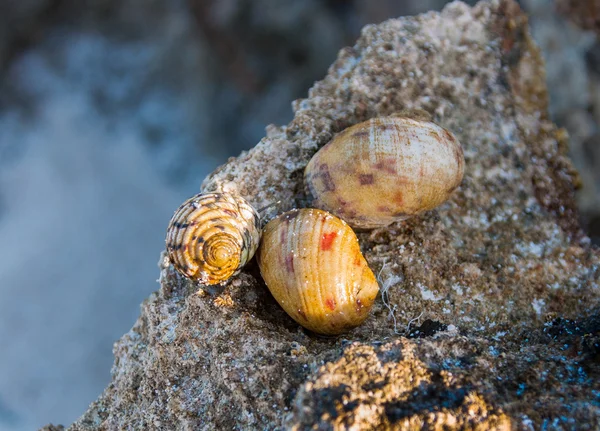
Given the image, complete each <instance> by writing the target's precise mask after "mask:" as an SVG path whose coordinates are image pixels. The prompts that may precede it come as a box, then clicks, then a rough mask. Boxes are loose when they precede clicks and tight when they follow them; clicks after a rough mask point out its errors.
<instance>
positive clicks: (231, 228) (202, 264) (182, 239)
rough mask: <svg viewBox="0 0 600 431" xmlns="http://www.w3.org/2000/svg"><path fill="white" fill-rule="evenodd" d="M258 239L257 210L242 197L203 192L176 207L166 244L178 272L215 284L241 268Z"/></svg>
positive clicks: (201, 281)
mask: <svg viewBox="0 0 600 431" xmlns="http://www.w3.org/2000/svg"><path fill="white" fill-rule="evenodd" d="M259 241H260V220H259V216H258V213H257V212H256V211H255V210H254V208H253V207H252V206H251V205H250V204H249V203H248V202H247V201H246V200H245V199H244V198H242V197H240V196H236V195H232V194H229V193H206V194H198V195H196V196H194V197H192V198H190V199H188V200H187V201H185V202H184V203H183V204H182V205H181V206H180V207H179V208H178V209H177V211H175V214H174V215H173V217H172V219H171V221H170V223H169V227H168V229H167V238H166V245H167V252H168V254H169V258H170V260H171V263H172V264H173V266H174V267H175V268H176V269H177V270H178V271H179V272H181V273H182V274H183V275H185V276H186V277H188V278H190V279H192V280H195V281H198V282H200V283H203V284H218V283H222V282H224V281H226V280H227V279H229V278H230V277H231V276H233V275H235V274H236V273H238V272H239V271H240V269H241V268H242V267H243V266H244V265H245V264H246V263H247V262H248V261H249V260H250V259H251V258H252V256H253V255H254V253H255V251H256V249H257V248H258V243H259Z"/></svg>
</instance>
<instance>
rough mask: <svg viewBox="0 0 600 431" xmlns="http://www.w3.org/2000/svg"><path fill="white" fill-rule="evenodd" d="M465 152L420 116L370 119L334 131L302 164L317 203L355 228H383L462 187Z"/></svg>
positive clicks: (417, 212) (433, 206) (447, 135)
mask: <svg viewBox="0 0 600 431" xmlns="http://www.w3.org/2000/svg"><path fill="white" fill-rule="evenodd" d="M463 173H464V156H463V150H462V147H461V145H460V143H459V142H458V139H456V137H455V136H454V135H453V134H452V133H451V132H449V131H448V130H446V129H444V128H442V127H440V126H438V125H436V124H434V123H432V122H430V121H424V120H422V119H413V118H405V117H398V116H392V117H382V118H373V119H371V120H368V121H365V122H363V123H360V124H356V125H354V126H352V127H350V128H348V129H346V130H344V131H343V132H341V133H339V134H338V135H336V136H335V137H334V138H333V140H332V141H330V142H329V143H328V144H326V145H325V146H324V147H323V148H321V149H320V150H319V151H318V152H317V153H316V154H315V156H314V157H313V158H312V159H311V160H310V162H309V163H308V165H307V167H306V171H305V178H306V182H307V184H308V187H309V189H310V191H311V193H312V194H313V196H314V197H315V198H316V200H315V206H317V207H319V208H323V209H325V210H327V211H330V212H332V213H333V214H335V215H337V216H338V217H341V218H343V219H344V220H345V221H346V222H347V223H348V224H350V225H351V226H353V227H357V228H374V227H382V226H387V225H389V224H391V223H393V222H394V221H398V220H403V219H405V218H407V217H409V216H412V215H415V214H419V213H421V212H423V211H427V210H430V209H432V208H435V207H436V206H438V205H440V204H441V203H443V202H444V201H446V200H447V199H448V198H449V197H450V195H451V193H452V192H453V191H454V190H455V189H456V188H457V187H458V186H459V185H460V183H461V181H462V178H463Z"/></svg>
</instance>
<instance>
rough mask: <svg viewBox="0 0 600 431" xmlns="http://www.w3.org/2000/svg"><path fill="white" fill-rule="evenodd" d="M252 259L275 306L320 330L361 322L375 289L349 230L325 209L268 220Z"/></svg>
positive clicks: (342, 329) (343, 329) (331, 330)
mask: <svg viewBox="0 0 600 431" xmlns="http://www.w3.org/2000/svg"><path fill="white" fill-rule="evenodd" d="M257 260H258V264H259V267H260V272H261V274H262V277H263V279H264V280H265V283H266V284H267V287H268V288H269V290H270V291H271V293H272V294H273V297H274V298H275V299H276V300H277V302H278V303H279V305H281V307H282V308H283V309H284V310H285V311H286V312H287V313H288V314H289V315H290V317H292V319H294V320H295V321H296V322H298V323H299V324H300V325H302V326H304V327H305V328H307V329H310V330H311V331H313V332H317V333H319V334H340V333H342V332H346V331H348V330H350V329H352V328H354V327H356V326H358V325H360V324H361V323H362V322H363V321H364V320H365V319H366V318H367V316H368V315H369V310H370V309H371V306H372V304H373V301H374V300H375V297H376V296H377V292H379V285H378V284H377V280H376V279H375V276H374V275H373V272H372V271H371V269H370V268H369V265H368V264H367V261H366V260H365V258H364V257H363V255H362V254H361V252H360V247H359V244H358V238H357V237H356V235H355V234H354V231H353V230H352V229H351V228H350V226H348V225H347V224H346V223H345V222H344V221H343V220H341V219H339V218H337V217H335V216H333V215H331V214H329V213H328V212H326V211H322V210H318V209H297V210H292V211H288V212H286V213H284V214H282V215H280V216H279V217H277V218H275V219H273V220H271V221H270V222H269V223H268V224H267V225H266V226H265V229H264V233H263V238H262V241H261V246H260V248H259V250H258V254H257Z"/></svg>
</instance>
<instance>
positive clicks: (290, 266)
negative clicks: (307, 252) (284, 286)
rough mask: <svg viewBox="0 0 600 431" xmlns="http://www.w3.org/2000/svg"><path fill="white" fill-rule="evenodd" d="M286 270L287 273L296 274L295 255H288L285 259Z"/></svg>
mask: <svg viewBox="0 0 600 431" xmlns="http://www.w3.org/2000/svg"><path fill="white" fill-rule="evenodd" d="M285 269H286V270H287V272H294V255H293V254H288V255H287V256H286V258H285Z"/></svg>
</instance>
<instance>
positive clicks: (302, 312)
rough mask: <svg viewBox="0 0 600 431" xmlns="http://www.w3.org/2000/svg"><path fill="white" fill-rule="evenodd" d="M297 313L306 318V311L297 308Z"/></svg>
mask: <svg viewBox="0 0 600 431" xmlns="http://www.w3.org/2000/svg"><path fill="white" fill-rule="evenodd" d="M298 315H299V316H300V317H302V318H303V319H304V320H306V313H305V312H304V311H302V310H300V309H298Z"/></svg>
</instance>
